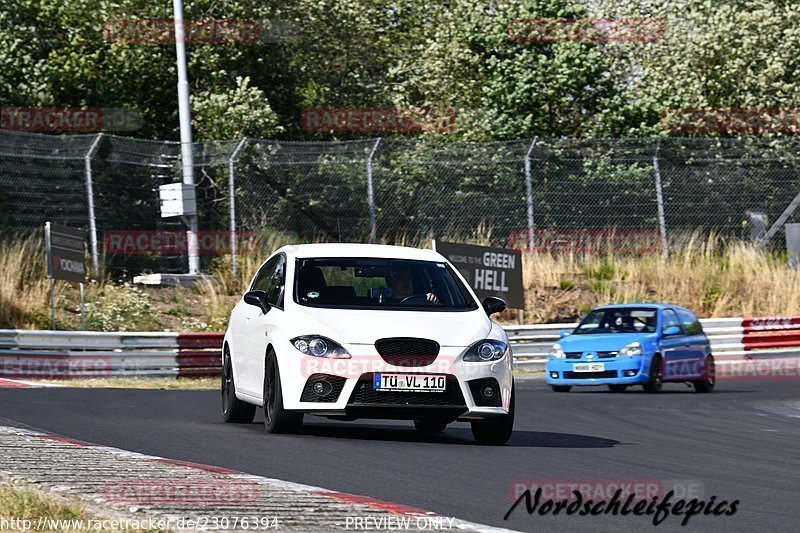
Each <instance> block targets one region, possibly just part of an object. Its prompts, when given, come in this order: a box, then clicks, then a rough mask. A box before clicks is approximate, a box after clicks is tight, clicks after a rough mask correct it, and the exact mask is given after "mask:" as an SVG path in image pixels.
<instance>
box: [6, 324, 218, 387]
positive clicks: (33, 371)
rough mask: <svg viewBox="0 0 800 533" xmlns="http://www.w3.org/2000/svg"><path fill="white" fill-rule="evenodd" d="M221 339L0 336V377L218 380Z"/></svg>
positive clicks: (191, 336) (90, 334)
mask: <svg viewBox="0 0 800 533" xmlns="http://www.w3.org/2000/svg"><path fill="white" fill-rule="evenodd" d="M222 337H223V334H222V333H169V332H167V333H138V332H137V333H100V332H88V331H35V330H34V331H29V330H19V329H15V330H0V377H6V378H14V377H17V378H71V377H83V378H86V377H108V376H210V375H218V374H219V368H220V346H222Z"/></svg>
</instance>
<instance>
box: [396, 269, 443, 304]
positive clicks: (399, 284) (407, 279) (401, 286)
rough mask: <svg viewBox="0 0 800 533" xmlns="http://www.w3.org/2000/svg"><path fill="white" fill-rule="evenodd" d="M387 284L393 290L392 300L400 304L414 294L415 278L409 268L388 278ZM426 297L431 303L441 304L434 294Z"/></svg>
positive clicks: (398, 270) (399, 270) (428, 294)
mask: <svg viewBox="0 0 800 533" xmlns="http://www.w3.org/2000/svg"><path fill="white" fill-rule="evenodd" d="M386 284H387V285H389V288H390V289H392V299H393V300H396V301H398V302H402V301H403V299H405V298H408V297H409V296H411V295H412V294H414V276H413V274H412V273H411V270H410V269H408V268H399V269H397V271H396V272H395V273H394V274H393V275H391V276H386ZM425 297H426V298H427V299H428V301H429V302H436V303H439V298H438V297H437V296H436V295H435V294H433V293H432V292H429V293H427V294H426V295H425Z"/></svg>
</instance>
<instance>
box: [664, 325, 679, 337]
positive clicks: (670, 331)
mask: <svg viewBox="0 0 800 533" xmlns="http://www.w3.org/2000/svg"><path fill="white" fill-rule="evenodd" d="M680 334H681V328H679V327H678V326H669V327H667V328H666V329H665V330H664V336H665V337H672V336H674V335H680Z"/></svg>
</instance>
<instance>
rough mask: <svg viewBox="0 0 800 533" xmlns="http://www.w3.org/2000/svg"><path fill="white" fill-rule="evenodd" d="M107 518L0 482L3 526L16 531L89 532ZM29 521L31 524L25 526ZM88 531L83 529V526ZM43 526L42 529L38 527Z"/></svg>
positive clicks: (132, 531)
mask: <svg viewBox="0 0 800 533" xmlns="http://www.w3.org/2000/svg"><path fill="white" fill-rule="evenodd" d="M103 519H104V517H99V516H96V515H93V514H90V513H88V512H87V511H86V510H85V509H84V508H83V506H82V505H80V504H79V503H75V502H72V501H68V500H66V499H65V498H63V497H62V496H55V495H53V494H50V493H48V492H46V491H44V490H42V489H39V488H36V487H33V486H31V485H28V484H18V483H13V484H12V483H7V482H0V522H6V523H7V524H6V525H7V526H8V527H3V530H4V531H5V530H10V531H13V530H17V531H34V530H36V531H59V532H73V531H76V532H77V531H87V530H88V529H89V527H86V526H89V525H90V524H91V525H93V523H94V522H93V521H98V522H97V523H98V524H99V525H101V526H102V525H103V524H102V522H99V521H101V520H103ZM26 521H29V522H26ZM81 524H82V525H84V526H85V527H83V528H81V527H80V525H81ZM39 526H41V527H39ZM91 530H92V531H104V532H115V531H122V530H119V529H113V528H111V527H102V528H94V527H92V528H91ZM125 531H126V532H128V533H136V532H144V531H158V530H152V529H126V530H125Z"/></svg>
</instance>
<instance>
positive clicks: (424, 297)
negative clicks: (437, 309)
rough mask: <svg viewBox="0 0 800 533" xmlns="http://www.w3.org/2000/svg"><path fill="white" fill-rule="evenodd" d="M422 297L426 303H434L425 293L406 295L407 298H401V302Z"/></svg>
mask: <svg viewBox="0 0 800 533" xmlns="http://www.w3.org/2000/svg"><path fill="white" fill-rule="evenodd" d="M420 299H421V300H423V301H424V302H425V303H431V304H432V303H434V302H431V301H429V300H428V296H427V295H425V294H412V295H411V296H406V297H405V298H403V299H402V300H400V303H401V304H404V303H406V302H408V301H411V300H420Z"/></svg>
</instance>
